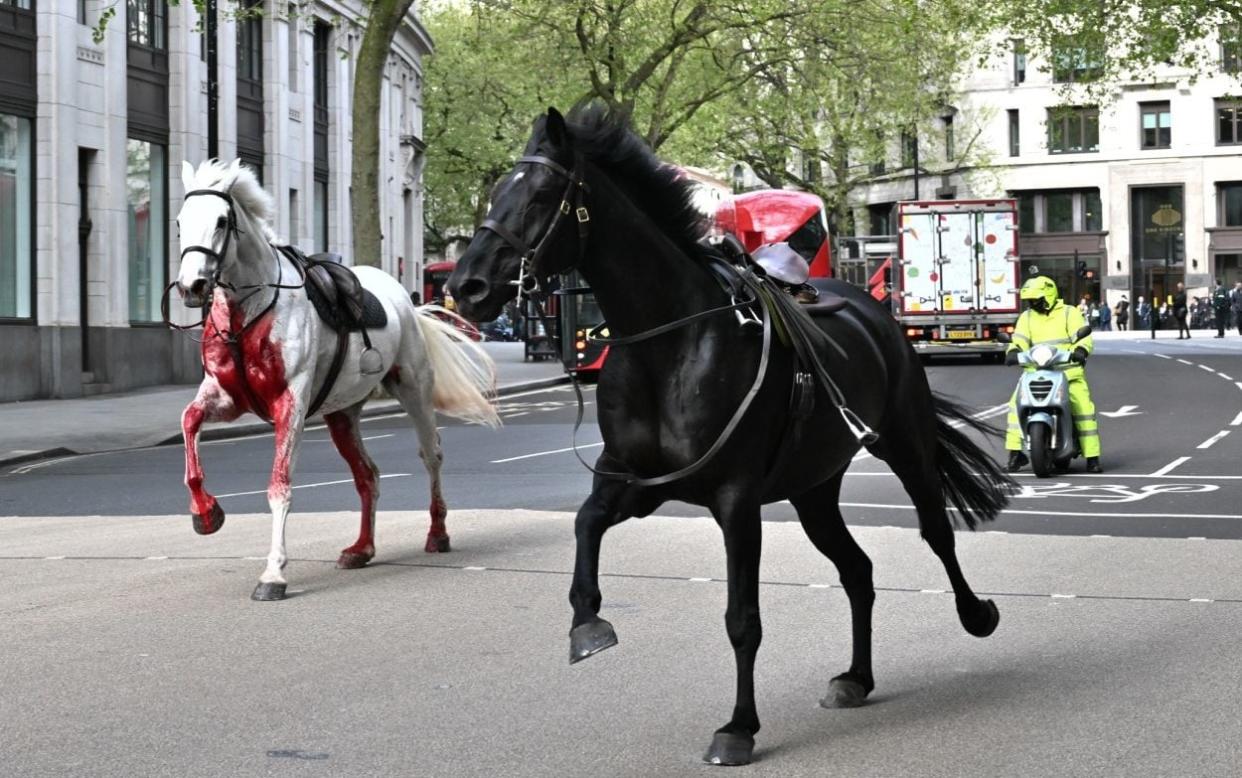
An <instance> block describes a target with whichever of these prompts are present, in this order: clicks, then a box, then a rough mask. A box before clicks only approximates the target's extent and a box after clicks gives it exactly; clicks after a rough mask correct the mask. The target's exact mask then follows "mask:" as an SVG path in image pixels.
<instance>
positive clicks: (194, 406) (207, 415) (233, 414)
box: [181, 376, 240, 535]
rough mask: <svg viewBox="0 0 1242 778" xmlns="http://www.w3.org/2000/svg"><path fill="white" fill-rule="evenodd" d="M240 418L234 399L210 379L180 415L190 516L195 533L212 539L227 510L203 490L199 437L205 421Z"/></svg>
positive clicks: (204, 381)
mask: <svg viewBox="0 0 1242 778" xmlns="http://www.w3.org/2000/svg"><path fill="white" fill-rule="evenodd" d="M239 415H240V414H239V413H238V411H237V408H236V407H235V406H234V405H233V398H231V397H229V395H228V393H227V392H225V391H224V390H223V389H221V388H220V384H218V383H216V379H214V378H212V377H211V376H207V377H206V378H204V379H203V382H202V383H201V384H199V387H198V394H197V395H195V397H194V399H193V400H192V401H191V402H190V404H189V405H187V406H186V407H185V410H184V411H182V413H181V434H182V437H183V438H185V485H186V488H187V489H189V490H190V516H191V518H192V520H193V522H194V531H195V532H197V533H198V534H200V535H210V534H212V533H213V532H216V531H217V530H219V529H220V528H221V527H222V526H224V510H223V509H222V508H221V507H220V504H219V503H218V502H216V498H215V497H212V496H211V494H209V493H208V492H207V490H206V489H204V488H203V466H202V464H201V463H200V462H199V458H198V433H199V430H200V429H202V426H203V422H205V421H232V420H233V419H236V418H237V417H238V416H239Z"/></svg>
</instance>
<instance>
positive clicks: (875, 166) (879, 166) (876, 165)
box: [867, 160, 884, 176]
mask: <svg viewBox="0 0 1242 778" xmlns="http://www.w3.org/2000/svg"><path fill="white" fill-rule="evenodd" d="M867 169H868V170H870V171H871V175H873V176H882V175H884V160H880V161H879V162H872V163H871V164H870V165H868V166H867Z"/></svg>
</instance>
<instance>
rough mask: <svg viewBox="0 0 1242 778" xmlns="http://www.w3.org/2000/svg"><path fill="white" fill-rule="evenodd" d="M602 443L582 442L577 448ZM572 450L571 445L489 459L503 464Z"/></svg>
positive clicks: (597, 445)
mask: <svg viewBox="0 0 1242 778" xmlns="http://www.w3.org/2000/svg"><path fill="white" fill-rule="evenodd" d="M602 445H604V443H603V441H600V442H599V443H583V444H582V445H581V446H578V448H579V449H583V448H598V447H600V446H602ZM573 450H574V448H573V446H570V447H569V448H554V449H552V450H551V451H536V452H535V453H533V454H522V455H521V456H517V457H508V458H506V459H493V460H492V461H491V464H493V465H503V464H504V463H505V462H516V461H518V460H519V459H532V458H534V457H546V456H549V455H551V454H564V453H565V452H566V451H573Z"/></svg>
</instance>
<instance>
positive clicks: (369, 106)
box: [350, 0, 421, 267]
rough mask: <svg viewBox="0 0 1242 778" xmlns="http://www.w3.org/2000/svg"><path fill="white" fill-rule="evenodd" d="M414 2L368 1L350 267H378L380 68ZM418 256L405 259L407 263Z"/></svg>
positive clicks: (357, 105)
mask: <svg viewBox="0 0 1242 778" xmlns="http://www.w3.org/2000/svg"><path fill="white" fill-rule="evenodd" d="M413 4H414V0H373V2H371V3H370V6H371V15H370V18H368V19H367V28H366V32H365V33H363V36H362V46H361V48H360V50H359V52H358V63H357V67H356V68H355V70H354V106H353V114H354V116H353V152H352V157H351V158H352V167H353V173H352V176H351V178H350V184H351V186H352V191H351V194H350V212H351V213H350V223H351V224H353V237H354V247H353V248H354V256H353V260H354V264H356V265H373V266H375V267H379V264H380V259H381V258H382V256H383V250H384V238H385V237H387V238H388V239H389V240H395V239H396V237H397V236H395V235H387V236H385V235H384V234H383V230H382V228H381V226H380V209H379V202H380V192H379V170H380V153H379V149H380V135H379V133H380V105H381V102H382V101H381V90H382V89H383V86H384V67H385V66H386V65H387V63H388V52H389V51H390V50H391V49H392V39H393V38H394V37H396V34H397V30H398V29H400V27H401V20H402V19H404V18H405V14H406V12H407V11H409V10H410V6H411V5H413ZM420 259H421V258H419V257H410V258H409V260H410V261H411V262H418V261H420Z"/></svg>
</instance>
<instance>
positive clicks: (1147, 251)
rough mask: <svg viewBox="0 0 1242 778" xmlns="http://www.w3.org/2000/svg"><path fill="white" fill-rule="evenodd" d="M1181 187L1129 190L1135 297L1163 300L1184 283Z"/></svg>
mask: <svg viewBox="0 0 1242 778" xmlns="http://www.w3.org/2000/svg"><path fill="white" fill-rule="evenodd" d="M1182 202H1183V200H1182V187H1180V186H1152V187H1137V188H1135V189H1132V190H1130V225H1131V227H1130V232H1131V235H1132V241H1131V252H1132V253H1131V257H1132V262H1131V267H1132V277H1131V284H1132V285H1133V289H1134V294H1135V295H1149V294H1150V295H1152V296H1154V297H1155V298H1157V299H1164V298H1166V297H1167V296H1168V295H1169V294H1172V292H1173V289H1174V288H1175V287H1176V286H1177V282H1178V281H1183V280H1184V279H1185V273H1186V257H1185V248H1184V234H1185V233H1184V230H1185V222H1184V220H1183V218H1182V213H1183V210H1182Z"/></svg>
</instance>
